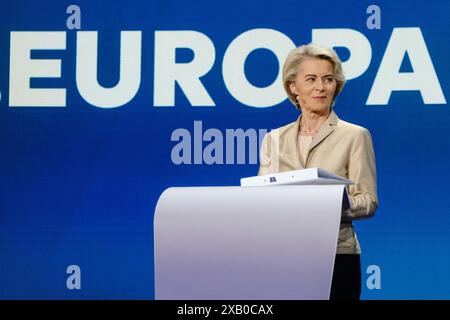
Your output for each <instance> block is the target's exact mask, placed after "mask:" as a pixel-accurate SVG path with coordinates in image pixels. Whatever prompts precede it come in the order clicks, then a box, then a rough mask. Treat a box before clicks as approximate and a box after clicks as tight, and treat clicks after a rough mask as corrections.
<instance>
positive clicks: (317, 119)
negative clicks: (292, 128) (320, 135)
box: [300, 110, 331, 136]
mask: <svg viewBox="0 0 450 320" xmlns="http://www.w3.org/2000/svg"><path fill="white" fill-rule="evenodd" d="M330 113H331V110H328V111H326V112H325V113H324V114H317V113H312V112H302V119H301V122H300V134H301V135H306V136H307V135H314V134H315V133H317V132H318V131H319V130H320V128H321V127H322V125H323V124H324V123H325V121H327V119H328V116H329V115H330Z"/></svg>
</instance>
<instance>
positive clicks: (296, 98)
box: [294, 93, 300, 109]
mask: <svg viewBox="0 0 450 320" xmlns="http://www.w3.org/2000/svg"><path fill="white" fill-rule="evenodd" d="M294 96H295V106H296V107H297V109H300V103H299V102H298V94H295V93H294Z"/></svg>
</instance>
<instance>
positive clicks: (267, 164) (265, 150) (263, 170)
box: [258, 133, 273, 176]
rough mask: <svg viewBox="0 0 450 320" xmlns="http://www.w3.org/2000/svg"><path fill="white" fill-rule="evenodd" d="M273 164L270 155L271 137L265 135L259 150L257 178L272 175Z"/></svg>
mask: <svg viewBox="0 0 450 320" xmlns="http://www.w3.org/2000/svg"><path fill="white" fill-rule="evenodd" d="M271 169H273V163H272V155H271V137H270V133H266V135H265V136H264V138H263V141H262V142H261V146H260V149H259V170H258V176H263V175H266V174H270V173H273V170H271Z"/></svg>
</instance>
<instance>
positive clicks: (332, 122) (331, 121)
mask: <svg viewBox="0 0 450 320" xmlns="http://www.w3.org/2000/svg"><path fill="white" fill-rule="evenodd" d="M337 121H338V117H337V115H336V113H335V112H334V111H333V110H331V113H330V115H329V116H328V119H327V120H326V121H325V123H324V124H323V126H322V127H321V128H320V130H319V132H317V134H316V135H315V136H314V137H313V139H312V141H311V145H310V146H309V150H308V154H309V152H311V150H312V149H314V148H315V147H316V146H317V145H318V144H319V143H321V142H322V141H323V140H324V139H325V138H326V137H328V136H329V135H330V133H331V132H333V130H334V128H335V126H336V124H337ZM306 158H308V157H306Z"/></svg>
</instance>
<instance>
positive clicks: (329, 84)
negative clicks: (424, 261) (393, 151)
mask: <svg viewBox="0 0 450 320" xmlns="http://www.w3.org/2000/svg"><path fill="white" fill-rule="evenodd" d="M283 84H284V89H285V91H286V93H287V96H288V97H289V100H290V101H291V102H292V103H293V104H294V106H295V107H296V108H297V109H298V110H300V111H301V115H300V116H299V117H298V119H297V120H296V121H295V122H292V123H289V124H287V125H285V126H283V127H281V128H278V129H275V130H272V131H271V132H270V133H268V134H266V136H265V137H264V140H263V142H262V145H261V155H260V158H261V159H260V163H261V165H260V169H259V172H258V174H259V175H265V174H270V173H276V172H283V171H289V170H298V169H305V168H316V167H317V168H322V169H325V170H328V171H331V172H333V173H335V174H337V175H339V176H341V177H344V178H347V179H350V180H352V181H354V182H355V184H354V185H350V186H349V187H348V190H347V192H348V195H349V202H350V207H349V208H347V209H346V210H344V211H343V212H342V218H341V225H340V230H339V239H338V243H337V251H336V259H335V265H334V273H333V281H332V287H331V295H330V299H333V300H334V299H359V297H360V294H361V262H360V254H361V248H360V245H359V242H358V239H357V237H356V233H355V231H354V227H353V223H352V221H353V220H355V219H363V218H369V217H371V216H373V214H374V213H375V210H376V209H377V207H378V197H377V191H376V167H375V154H374V149H373V145H372V138H371V135H370V133H369V131H368V130H367V129H366V128H363V127H361V126H358V125H356V124H352V123H349V122H346V121H344V120H341V119H340V118H339V117H338V116H337V114H336V113H335V112H334V110H333V106H334V104H335V102H336V98H337V96H338V95H339V93H340V92H341V91H342V88H343V87H344V84H345V77H344V73H343V71H342V65H341V62H340V60H339V57H338V56H337V54H336V52H335V51H334V50H332V49H329V48H323V47H319V46H317V45H314V44H308V45H303V46H300V47H298V48H296V49H294V50H293V51H291V52H290V54H289V55H288V57H287V59H286V61H285V63H284V67H283Z"/></svg>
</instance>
